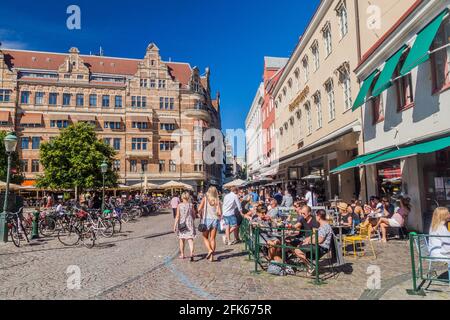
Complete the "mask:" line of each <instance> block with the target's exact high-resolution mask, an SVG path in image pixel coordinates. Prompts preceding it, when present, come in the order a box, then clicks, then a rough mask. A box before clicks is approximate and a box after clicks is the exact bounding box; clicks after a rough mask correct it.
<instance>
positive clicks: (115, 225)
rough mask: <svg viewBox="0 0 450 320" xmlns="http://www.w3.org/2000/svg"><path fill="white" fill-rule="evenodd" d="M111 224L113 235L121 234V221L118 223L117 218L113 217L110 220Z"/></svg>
mask: <svg viewBox="0 0 450 320" xmlns="http://www.w3.org/2000/svg"><path fill="white" fill-rule="evenodd" d="M112 223H113V230H114V233H121V232H122V221H120V219H119V218H117V217H115V218H114V219H113V220H112Z"/></svg>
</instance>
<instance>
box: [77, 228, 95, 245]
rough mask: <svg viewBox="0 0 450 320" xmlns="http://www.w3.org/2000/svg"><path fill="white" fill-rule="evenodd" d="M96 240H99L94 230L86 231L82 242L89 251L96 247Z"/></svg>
mask: <svg viewBox="0 0 450 320" xmlns="http://www.w3.org/2000/svg"><path fill="white" fill-rule="evenodd" d="M95 240H97V237H96V235H95V231H94V230H93V229H89V230H86V231H85V232H83V234H82V236H81V242H82V243H83V245H84V246H85V247H86V248H88V249H92V248H93V247H94V246H95Z"/></svg>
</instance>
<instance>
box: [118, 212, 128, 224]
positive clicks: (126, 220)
mask: <svg viewBox="0 0 450 320" xmlns="http://www.w3.org/2000/svg"><path fill="white" fill-rule="evenodd" d="M120 220H121V221H123V222H125V223H126V222H130V215H129V214H128V212H122V214H121V216H120Z"/></svg>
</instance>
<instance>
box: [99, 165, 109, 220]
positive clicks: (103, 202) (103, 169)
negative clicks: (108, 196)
mask: <svg viewBox="0 0 450 320" xmlns="http://www.w3.org/2000/svg"><path fill="white" fill-rule="evenodd" d="M100 170H101V171H102V176H103V196H102V213H103V212H104V211H105V175H106V172H108V164H107V163H106V160H103V163H102V164H101V165H100Z"/></svg>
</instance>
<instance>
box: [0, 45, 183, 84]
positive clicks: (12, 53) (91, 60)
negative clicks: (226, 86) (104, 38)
mask: <svg viewBox="0 0 450 320" xmlns="http://www.w3.org/2000/svg"><path fill="white" fill-rule="evenodd" d="M2 52H3V53H4V54H5V61H6V63H7V64H8V65H9V66H10V67H11V68H22V69H35V70H46V71H57V70H58V68H59V67H60V66H61V65H62V64H63V63H64V61H65V59H66V58H67V56H68V54H64V53H50V52H35V51H23V50H8V49H5V50H2ZM80 57H81V59H82V60H83V61H84V63H85V65H86V66H87V67H88V68H89V69H90V71H91V72H92V73H99V74H111V75H124V76H133V75H135V74H136V73H137V70H138V64H139V62H140V61H142V60H138V59H127V58H111V57H100V56H86V55H80ZM164 63H165V64H166V65H167V66H168V68H169V72H170V73H171V75H172V76H173V77H174V78H176V79H177V80H178V81H179V82H180V83H181V84H183V85H188V84H189V80H190V79H191V74H192V69H191V66H190V65H189V64H188V63H177V62H164Z"/></svg>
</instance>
